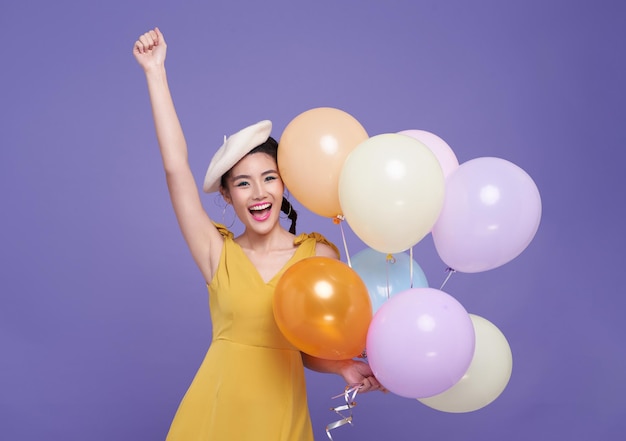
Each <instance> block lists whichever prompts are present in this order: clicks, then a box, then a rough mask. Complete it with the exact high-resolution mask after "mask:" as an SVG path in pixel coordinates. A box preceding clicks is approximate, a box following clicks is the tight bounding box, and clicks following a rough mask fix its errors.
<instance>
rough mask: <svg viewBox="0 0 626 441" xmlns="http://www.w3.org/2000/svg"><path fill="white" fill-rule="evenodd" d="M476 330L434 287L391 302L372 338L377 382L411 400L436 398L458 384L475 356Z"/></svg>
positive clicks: (373, 327) (369, 355) (369, 352)
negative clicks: (435, 396) (434, 396)
mask: <svg viewBox="0 0 626 441" xmlns="http://www.w3.org/2000/svg"><path fill="white" fill-rule="evenodd" d="M474 344H475V336H474V327H473V325H472V320H471V318H470V316H469V314H468V313H467V311H466V310H465V308H464V307H463V306H462V305H461V304H460V303H459V302H458V301H457V300H456V299H455V298H454V297H452V296H450V295H449V294H446V293H445V292H443V291H440V290H437V289H434V288H412V289H408V290H406V291H403V292H401V293H398V294H396V295H395V296H394V297H392V298H390V299H389V300H387V301H386V302H385V303H384V304H383V305H382V306H381V307H380V309H379V310H378V311H377V312H376V314H375V315H374V318H373V319H372V321H371V323H370V327H369V330H368V334H367V344H366V347H367V358H368V361H369V364H370V367H371V368H372V371H373V372H374V375H375V376H376V378H377V379H378V380H379V381H380V382H381V384H382V385H383V386H384V387H385V388H387V389H388V390H389V391H391V392H393V393H395V394H396V395H400V396H403V397H406V398H425V397H430V396H433V395H437V394H439V393H441V392H443V391H445V390H447V389H449V388H450V387H452V386H453V385H454V384H455V383H457V382H458V381H459V380H460V379H461V378H462V377H463V375H464V374H465V372H466V371H467V369H468V367H469V365H470V363H471V361H472V357H473V355H474Z"/></svg>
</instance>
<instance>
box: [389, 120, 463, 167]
mask: <svg viewBox="0 0 626 441" xmlns="http://www.w3.org/2000/svg"><path fill="white" fill-rule="evenodd" d="M398 134H400V135H407V136H410V137H412V138H415V139H417V140H418V141H420V142H421V143H423V144H424V145H425V146H426V147H428V148H429V149H430V151H431V152H433V153H434V155H435V156H436V157H437V160H438V161H439V165H440V166H441V170H442V171H443V176H444V177H448V175H449V174H450V173H452V172H453V171H454V170H456V169H457V168H458V167H459V160H458V159H457V157H456V154H455V153H454V150H452V148H451V147H450V146H449V145H448V143H447V142H445V141H444V140H443V139H442V138H441V137H439V136H437V135H435V134H434V133H431V132H428V131H426V130H417V129H412V130H403V131H401V132H398Z"/></svg>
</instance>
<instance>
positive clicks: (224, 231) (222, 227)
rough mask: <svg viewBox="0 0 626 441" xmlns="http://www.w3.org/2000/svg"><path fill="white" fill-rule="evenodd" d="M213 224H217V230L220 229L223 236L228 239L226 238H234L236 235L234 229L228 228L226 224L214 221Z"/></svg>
mask: <svg viewBox="0 0 626 441" xmlns="http://www.w3.org/2000/svg"><path fill="white" fill-rule="evenodd" d="M213 225H215V228H217V231H219V233H220V234H221V235H222V237H223V238H224V239H226V238H228V239H233V238H234V237H235V235H234V234H233V233H232V231H230V230H229V229H228V228H226V226H225V225H224V224H220V223H217V222H213Z"/></svg>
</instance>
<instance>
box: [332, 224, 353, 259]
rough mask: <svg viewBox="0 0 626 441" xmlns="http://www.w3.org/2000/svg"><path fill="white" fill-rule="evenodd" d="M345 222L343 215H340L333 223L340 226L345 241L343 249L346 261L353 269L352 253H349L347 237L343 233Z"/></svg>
mask: <svg viewBox="0 0 626 441" xmlns="http://www.w3.org/2000/svg"><path fill="white" fill-rule="evenodd" d="M342 220H344V217H343V215H341V214H338V215H337V217H335V218H334V219H333V222H334V223H336V224H339V229H340V230H341V239H342V240H343V249H344V250H345V251H346V261H347V262H348V266H349V267H350V268H352V262H350V253H349V252H348V244H347V243H346V235H345V233H344V232H343V223H342V222H341V221H342Z"/></svg>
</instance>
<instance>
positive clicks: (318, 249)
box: [315, 242, 338, 259]
mask: <svg viewBox="0 0 626 441" xmlns="http://www.w3.org/2000/svg"><path fill="white" fill-rule="evenodd" d="M315 255H316V256H320V257H330V258H331V259H337V258H338V256H337V251H335V249H334V248H333V247H331V246H330V245H328V244H326V243H322V242H317V243H316V244H315Z"/></svg>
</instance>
